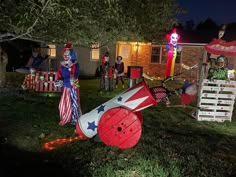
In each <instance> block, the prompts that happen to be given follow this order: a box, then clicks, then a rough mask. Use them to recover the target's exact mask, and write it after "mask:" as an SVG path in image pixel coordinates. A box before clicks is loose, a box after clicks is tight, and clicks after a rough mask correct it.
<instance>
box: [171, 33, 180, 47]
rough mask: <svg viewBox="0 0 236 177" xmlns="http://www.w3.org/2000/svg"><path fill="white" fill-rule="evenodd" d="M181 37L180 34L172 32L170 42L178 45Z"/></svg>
mask: <svg viewBox="0 0 236 177" xmlns="http://www.w3.org/2000/svg"><path fill="white" fill-rule="evenodd" d="M178 39H179V35H178V34H177V33H172V34H171V36H170V43H171V44H172V45H174V46H176V45H177V43H178Z"/></svg>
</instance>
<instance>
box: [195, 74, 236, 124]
mask: <svg viewBox="0 0 236 177" xmlns="http://www.w3.org/2000/svg"><path fill="white" fill-rule="evenodd" d="M199 95H200V98H199V103H198V108H199V109H198V111H197V120H199V121H217V122H224V121H226V120H227V121H230V122H231V118H232V114H233V109H234V102H235V97H236V81H225V80H215V81H209V80H207V79H204V80H203V82H202V85H201V90H200V94H199Z"/></svg>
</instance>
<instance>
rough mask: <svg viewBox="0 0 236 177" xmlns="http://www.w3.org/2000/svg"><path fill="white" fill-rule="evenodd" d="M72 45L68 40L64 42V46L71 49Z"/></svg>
mask: <svg viewBox="0 0 236 177" xmlns="http://www.w3.org/2000/svg"><path fill="white" fill-rule="evenodd" d="M72 47H73V44H71V43H70V42H67V43H65V44H64V48H69V49H71V48H72Z"/></svg>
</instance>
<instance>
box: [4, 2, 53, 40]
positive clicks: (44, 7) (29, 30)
mask: <svg viewBox="0 0 236 177" xmlns="http://www.w3.org/2000/svg"><path fill="white" fill-rule="evenodd" d="M50 2H51V0H47V2H46V3H45V4H44V6H43V8H42V10H41V15H42V14H43V13H44V10H45V9H46V7H47V6H48V4H49V3H50ZM41 15H38V17H37V18H36V19H35V21H34V23H33V24H32V25H31V26H30V27H29V28H28V29H27V30H26V32H25V33H23V34H20V35H18V36H14V37H12V38H10V39H1V40H0V42H5V41H12V40H15V39H18V38H21V37H24V36H26V35H29V34H30V33H32V31H33V30H34V27H35V26H36V25H37V23H38V21H39V18H40V16H41Z"/></svg>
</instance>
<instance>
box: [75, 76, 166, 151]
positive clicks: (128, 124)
mask: <svg viewBox="0 0 236 177" xmlns="http://www.w3.org/2000/svg"><path fill="white" fill-rule="evenodd" d="M167 96H168V93H167V89H166V88H164V87H162V86H158V87H154V88H149V87H148V86H147V84H146V82H145V81H141V82H139V83H138V84H136V85H134V86H133V87H131V88H129V89H127V90H126V91H124V92H123V93H121V94H120V95H118V96H116V97H114V98H112V99H110V100H109V101H107V102H105V103H103V104H101V105H99V106H98V107H96V108H95V109H93V110H91V111H90V112H88V113H86V114H84V115H82V116H81V117H80V118H79V119H78V122H77V124H76V133H78V134H79V135H80V136H81V137H82V138H92V137H94V136H95V135H97V134H98V135H99V137H100V138H101V140H102V141H103V143H104V144H106V145H108V146H116V147H118V148H121V149H126V148H132V147H133V146H135V145H136V144H137V143H138V141H139V139H140V137H141V133H142V119H143V117H142V113H141V110H143V109H146V108H148V107H150V106H153V105H156V104H157V103H158V102H160V101H161V100H163V99H164V98H166V97H167Z"/></svg>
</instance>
